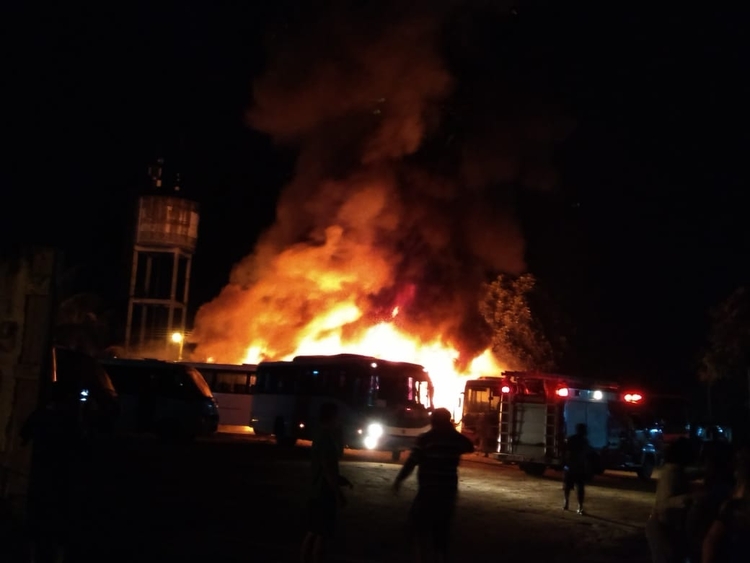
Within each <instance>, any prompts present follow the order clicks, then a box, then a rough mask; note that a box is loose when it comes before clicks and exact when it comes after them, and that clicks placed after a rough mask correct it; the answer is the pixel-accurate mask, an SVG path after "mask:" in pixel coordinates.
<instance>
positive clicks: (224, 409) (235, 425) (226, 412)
mask: <svg viewBox="0 0 750 563" xmlns="http://www.w3.org/2000/svg"><path fill="white" fill-rule="evenodd" d="M182 363H184V364H186V365H189V366H191V367H193V368H195V369H197V370H198V371H199V372H200V373H201V375H202V376H203V378H204V379H205V380H206V382H207V383H208V386H209V387H210V388H211V393H212V394H213V396H214V398H215V399H216V402H217V403H218V404H219V428H218V431H219V432H229V433H249V432H252V428H251V426H250V405H251V404H252V399H253V397H252V395H251V393H252V388H253V387H254V386H255V373H256V370H257V366H256V365H254V364H213V363H199V362H182Z"/></svg>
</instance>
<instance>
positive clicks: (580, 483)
mask: <svg viewBox="0 0 750 563" xmlns="http://www.w3.org/2000/svg"><path fill="white" fill-rule="evenodd" d="M585 485H586V475H585V474H584V473H583V472H580V471H570V470H565V472H564V473H563V489H565V490H566V491H571V490H573V487H578V489H583V488H584V487H585Z"/></svg>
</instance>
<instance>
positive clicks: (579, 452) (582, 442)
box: [563, 423, 591, 515]
mask: <svg viewBox="0 0 750 563" xmlns="http://www.w3.org/2000/svg"><path fill="white" fill-rule="evenodd" d="M590 453H591V446H590V445H589V439H588V427H587V426H586V425H585V424H583V423H579V424H576V432H575V434H573V435H572V436H570V437H569V438H568V439H567V440H566V442H565V466H564V468H563V497H564V500H563V510H568V507H569V506H570V493H571V491H572V490H573V489H575V490H576V495H577V497H578V514H581V515H583V513H584V512H583V501H584V500H585V499H586V479H587V478H588V475H589V472H590V468H589V455H590Z"/></svg>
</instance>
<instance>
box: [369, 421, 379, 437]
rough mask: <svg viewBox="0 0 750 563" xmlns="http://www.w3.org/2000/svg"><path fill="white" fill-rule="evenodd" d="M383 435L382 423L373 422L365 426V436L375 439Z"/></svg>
mask: <svg viewBox="0 0 750 563" xmlns="http://www.w3.org/2000/svg"><path fill="white" fill-rule="evenodd" d="M382 435H383V425H382V424H378V423H377V422H374V423H372V424H370V425H369V426H368V427H367V437H368V438H369V437H370V436H372V437H373V438H375V439H376V440H377V439H378V438H380V437H381V436H382Z"/></svg>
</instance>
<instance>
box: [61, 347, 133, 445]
mask: <svg viewBox="0 0 750 563" xmlns="http://www.w3.org/2000/svg"><path fill="white" fill-rule="evenodd" d="M50 379H51V381H49V382H47V383H52V384H55V385H58V386H60V388H62V389H65V390H66V392H67V393H66V394H67V395H68V396H70V397H71V400H74V401H75V402H76V409H77V411H78V413H79V419H80V421H81V424H82V430H83V431H84V432H85V433H86V434H87V435H93V434H100V435H106V434H111V433H113V432H114V431H115V427H116V425H117V420H118V418H119V415H120V400H119V397H118V394H117V391H116V390H115V387H114V385H113V384H112V380H111V379H110V377H109V375H108V374H107V372H106V371H105V370H104V368H103V367H102V366H101V364H100V363H99V362H98V361H97V360H96V359H94V358H92V357H91V356H89V355H87V354H84V353H82V352H79V351H76V350H71V349H68V348H64V347H60V346H56V347H54V348H52V373H51V378H50Z"/></svg>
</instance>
